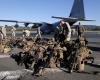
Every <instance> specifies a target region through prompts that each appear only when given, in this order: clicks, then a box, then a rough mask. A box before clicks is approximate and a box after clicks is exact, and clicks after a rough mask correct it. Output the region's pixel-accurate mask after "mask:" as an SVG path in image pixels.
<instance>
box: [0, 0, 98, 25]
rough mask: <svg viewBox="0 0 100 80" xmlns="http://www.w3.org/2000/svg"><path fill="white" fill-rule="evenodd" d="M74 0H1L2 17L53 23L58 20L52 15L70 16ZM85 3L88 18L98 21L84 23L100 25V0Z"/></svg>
mask: <svg viewBox="0 0 100 80" xmlns="http://www.w3.org/2000/svg"><path fill="white" fill-rule="evenodd" d="M73 1H74V0H0V19H9V20H20V21H33V22H40V21H43V22H50V23H52V22H56V21H58V20H57V19H52V18H51V16H62V17H68V16H69V14H70V10H71V8H72V4H73ZM84 5H85V13H86V18H87V19H93V20H96V21H95V22H83V24H93V25H100V23H99V22H100V9H99V8H100V0H84ZM0 24H2V23H0ZM3 24H6V23H3Z"/></svg>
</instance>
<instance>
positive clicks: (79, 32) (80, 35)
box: [76, 22, 85, 37]
mask: <svg viewBox="0 0 100 80" xmlns="http://www.w3.org/2000/svg"><path fill="white" fill-rule="evenodd" d="M76 29H77V34H78V37H82V36H83V33H84V31H85V29H84V27H83V26H82V25H81V23H80V22H79V25H78V26H76Z"/></svg>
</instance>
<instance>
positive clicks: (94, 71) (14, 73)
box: [0, 32, 100, 80]
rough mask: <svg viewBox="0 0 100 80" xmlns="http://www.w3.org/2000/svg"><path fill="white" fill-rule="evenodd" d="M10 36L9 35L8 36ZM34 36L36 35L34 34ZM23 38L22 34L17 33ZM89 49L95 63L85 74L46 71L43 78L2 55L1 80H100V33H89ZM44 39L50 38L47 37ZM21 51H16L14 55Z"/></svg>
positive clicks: (87, 35)
mask: <svg viewBox="0 0 100 80" xmlns="http://www.w3.org/2000/svg"><path fill="white" fill-rule="evenodd" d="M8 35H9V34H8ZM33 35H34V34H33ZM17 36H21V33H17ZM85 36H86V38H87V39H88V41H89V45H88V46H89V48H91V49H92V50H93V54H92V56H93V57H94V58H95V60H94V63H93V64H92V65H91V64H87V65H85V72H83V73H77V72H73V73H71V74H70V73H68V71H67V69H46V72H45V73H44V75H43V76H40V77H37V76H32V75H31V73H32V71H31V70H27V69H25V68H24V66H17V64H16V63H15V61H14V60H13V59H11V58H10V57H9V55H0V80H18V79H19V78H20V80H100V32H94V33H93V32H87V33H85ZM44 37H48V36H47V35H46V36H44ZM18 51H20V50H17V49H15V50H14V51H12V53H15V52H18Z"/></svg>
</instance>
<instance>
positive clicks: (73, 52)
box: [8, 21, 92, 75]
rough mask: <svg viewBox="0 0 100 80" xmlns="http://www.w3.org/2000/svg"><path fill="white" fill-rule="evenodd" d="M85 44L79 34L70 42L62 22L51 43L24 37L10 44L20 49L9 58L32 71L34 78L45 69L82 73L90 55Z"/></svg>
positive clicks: (42, 39) (69, 35)
mask: <svg viewBox="0 0 100 80" xmlns="http://www.w3.org/2000/svg"><path fill="white" fill-rule="evenodd" d="M79 26H80V25H79ZM78 29H79V27H78ZM38 35H40V34H38ZM87 42H88V41H87V40H86V39H85V37H83V35H82V32H81V31H80V30H79V32H78V38H77V39H76V40H72V39H71V27H70V25H69V24H68V23H67V22H64V21H61V23H60V25H59V26H58V28H57V30H56V31H55V34H54V37H53V38H51V39H47V38H45V39H44V38H41V37H35V38H32V37H23V38H16V39H13V40H10V41H9V42H8V45H9V46H10V47H12V48H14V47H17V48H20V49H22V51H21V52H19V53H17V54H12V55H11V57H12V58H13V59H15V61H16V62H17V64H18V65H22V64H24V65H25V68H26V69H32V70H33V74H32V75H37V74H42V72H43V70H44V69H45V68H61V67H63V68H67V69H68V71H69V72H72V71H73V70H74V71H79V72H82V71H84V63H85V61H86V59H87V58H88V57H90V54H91V53H92V51H91V50H90V49H88V48H87V46H86V45H87Z"/></svg>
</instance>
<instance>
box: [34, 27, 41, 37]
mask: <svg viewBox="0 0 100 80" xmlns="http://www.w3.org/2000/svg"><path fill="white" fill-rule="evenodd" d="M37 38H40V39H41V38H42V37H41V31H40V27H38V29H37V35H36V36H35V39H37Z"/></svg>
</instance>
